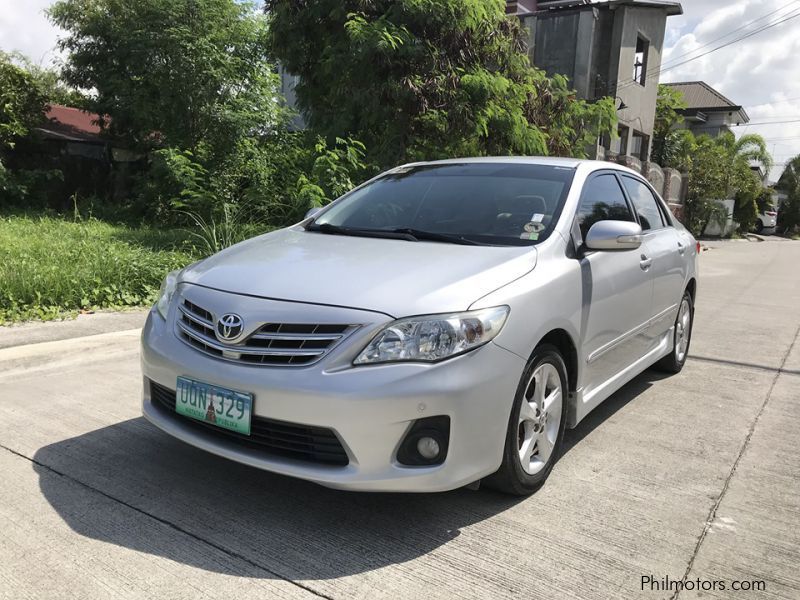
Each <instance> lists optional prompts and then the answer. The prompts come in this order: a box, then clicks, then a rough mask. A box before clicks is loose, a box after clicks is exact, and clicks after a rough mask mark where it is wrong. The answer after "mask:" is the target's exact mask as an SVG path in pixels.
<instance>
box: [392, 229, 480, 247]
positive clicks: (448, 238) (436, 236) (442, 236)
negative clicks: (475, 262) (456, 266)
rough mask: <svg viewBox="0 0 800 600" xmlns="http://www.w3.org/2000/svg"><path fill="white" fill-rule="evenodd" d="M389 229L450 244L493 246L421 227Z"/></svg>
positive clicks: (393, 231) (420, 238) (417, 237)
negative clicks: (425, 229) (424, 229)
mask: <svg viewBox="0 0 800 600" xmlns="http://www.w3.org/2000/svg"><path fill="white" fill-rule="evenodd" d="M389 231H391V232H392V233H405V234H407V235H412V236H414V237H415V238H416V239H418V240H427V241H430V242H446V243H449V244H461V245H463V246H491V244H485V243H483V242H477V241H475V240H470V239H467V238H465V237H464V236H463V235H456V234H449V233H435V232H433V231H422V230H421V229H412V228H410V227H401V228H398V229H390V230H389Z"/></svg>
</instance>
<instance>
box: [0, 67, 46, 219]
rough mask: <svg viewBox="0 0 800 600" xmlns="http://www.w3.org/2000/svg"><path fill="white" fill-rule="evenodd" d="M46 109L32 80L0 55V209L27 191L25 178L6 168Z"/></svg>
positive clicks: (42, 119) (40, 120)
mask: <svg viewBox="0 0 800 600" xmlns="http://www.w3.org/2000/svg"><path fill="white" fill-rule="evenodd" d="M46 106H47V104H46V100H45V97H44V95H43V94H42V93H41V92H40V91H39V89H38V87H37V86H36V85H35V81H34V79H33V77H31V75H30V74H29V73H26V72H25V71H24V70H22V69H20V68H19V67H18V66H16V65H14V64H13V63H12V62H11V60H10V59H9V57H8V56H6V55H5V54H2V53H0V206H2V205H3V204H6V203H8V202H11V201H16V200H19V199H20V198H21V197H22V196H24V195H25V193H26V191H27V187H28V186H27V183H28V181H27V177H26V176H24V174H23V176H21V175H20V174H19V173H16V172H12V171H10V170H9V169H8V168H7V164H8V157H9V155H10V153H11V151H12V150H13V149H14V147H15V146H16V145H17V143H18V142H19V140H20V139H21V138H23V137H25V136H27V135H28V134H29V133H30V130H31V129H32V128H33V127H35V126H36V125H38V124H39V123H41V122H42V121H44V112H45V108H46Z"/></svg>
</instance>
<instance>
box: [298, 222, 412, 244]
mask: <svg viewBox="0 0 800 600" xmlns="http://www.w3.org/2000/svg"><path fill="white" fill-rule="evenodd" d="M306 231H318V232H320V233H327V234H328V235H349V236H353V237H368V238H386V239H390V240H406V241H407V242H416V241H418V240H417V238H416V237H415V236H414V235H411V234H410V233H406V232H403V231H392V230H380V229H355V228H352V227H341V226H339V225H331V224H330V223H313V222H312V223H309V224H308V225H306Z"/></svg>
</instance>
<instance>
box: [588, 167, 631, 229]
mask: <svg viewBox="0 0 800 600" xmlns="http://www.w3.org/2000/svg"><path fill="white" fill-rule="evenodd" d="M575 219H576V220H577V222H578V225H579V226H580V228H581V235H582V236H583V239H586V234H587V233H588V232H589V228H590V227H591V226H592V225H594V224H595V223H597V222H598V221H635V220H636V219H634V218H633V214H632V213H631V210H630V208H629V207H628V203H627V202H626V201H625V195H624V194H623V193H622V188H620V187H619V183H618V182H617V178H616V177H615V176H614V175H612V174H610V173H607V174H604V175H598V176H597V177H595V178H594V179H590V180H589V181H588V182H587V183H586V185H585V186H584V188H583V196H582V197H581V202H580V205H578V212H577V214H576V215H575Z"/></svg>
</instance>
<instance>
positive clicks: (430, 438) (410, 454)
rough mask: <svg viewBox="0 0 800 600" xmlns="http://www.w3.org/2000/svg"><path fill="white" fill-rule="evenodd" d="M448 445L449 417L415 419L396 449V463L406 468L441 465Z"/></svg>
mask: <svg viewBox="0 0 800 600" xmlns="http://www.w3.org/2000/svg"><path fill="white" fill-rule="evenodd" d="M449 445H450V417H448V416H446V415H441V416H438V417H425V418H423V419H417V420H416V421H414V423H413V424H412V425H411V428H410V429H409V430H408V433H406V435H405V437H404V438H403V441H402V442H400V447H399V448H398V449H397V462H398V463H400V464H401V465H403V466H407V467H432V466H434V465H441V464H442V463H444V461H445V459H446V458H447V450H448V446H449Z"/></svg>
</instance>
